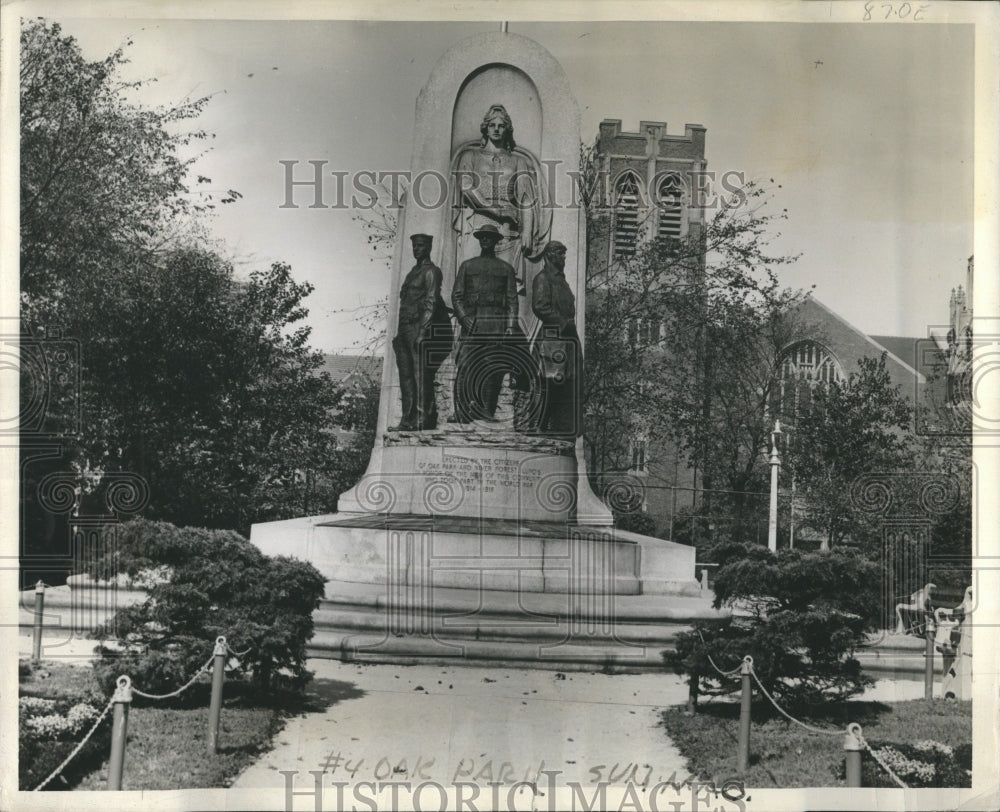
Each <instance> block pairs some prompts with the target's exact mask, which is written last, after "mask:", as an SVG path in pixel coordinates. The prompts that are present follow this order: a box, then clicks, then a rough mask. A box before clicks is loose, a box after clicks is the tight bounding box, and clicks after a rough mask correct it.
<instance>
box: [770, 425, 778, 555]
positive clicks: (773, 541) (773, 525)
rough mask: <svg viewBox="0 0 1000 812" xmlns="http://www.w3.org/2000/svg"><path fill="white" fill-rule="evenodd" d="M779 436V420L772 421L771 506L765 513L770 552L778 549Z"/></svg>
mask: <svg viewBox="0 0 1000 812" xmlns="http://www.w3.org/2000/svg"><path fill="white" fill-rule="evenodd" d="M780 436H781V421H780V420H775V421H774V431H772V432H771V460H770V464H771V506H770V509H769V511H768V514H767V549H769V550H770V551H771V552H772V553H774V552H777V551H778V468H779V466H780V465H781V459H780V458H779V457H778V438H779V437H780Z"/></svg>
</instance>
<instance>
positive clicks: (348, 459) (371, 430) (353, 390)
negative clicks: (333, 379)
mask: <svg viewBox="0 0 1000 812" xmlns="http://www.w3.org/2000/svg"><path fill="white" fill-rule="evenodd" d="M380 394H381V381H379V380H378V379H376V378H375V376H374V374H359V377H358V379H357V380H356V381H355V383H353V384H352V385H349V386H348V387H347V388H345V389H344V390H343V391H342V395H341V400H340V405H339V408H338V412H337V424H338V426H339V427H340V428H342V429H344V430H345V431H348V432H351V439H350V441H349V442H348V443H346V444H344V445H342V446H341V447H340V448H339V449H338V450H337V452H336V455H335V465H334V467H333V469H332V470H333V474H332V478H331V487H332V488H333V490H334V492H335V493H338V494H340V493H343V492H344V491H347V490H348V489H349V488H351V487H353V486H354V485H355V484H356V483H357V481H358V480H359V479H361V477H362V475H363V474H364V472H365V469H366V468H367V467H368V460H369V458H370V457H371V453H372V448H374V446H375V439H376V429H377V427H378V408H379V397H380Z"/></svg>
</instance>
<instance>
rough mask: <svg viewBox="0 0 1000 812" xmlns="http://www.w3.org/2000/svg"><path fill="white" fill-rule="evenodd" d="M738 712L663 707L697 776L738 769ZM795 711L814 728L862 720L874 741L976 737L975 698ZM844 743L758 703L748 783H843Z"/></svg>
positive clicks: (720, 777) (716, 776)
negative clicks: (691, 711) (807, 713)
mask: <svg viewBox="0 0 1000 812" xmlns="http://www.w3.org/2000/svg"><path fill="white" fill-rule="evenodd" d="M768 711H770V712H768ZM739 714H740V709H739V704H738V703H734V702H715V703H709V704H707V705H703V706H702V707H700V708H699V711H698V713H697V714H695V715H694V716H687V715H685V713H684V709H683V708H682V707H677V708H670V709H668V710H666V711H664V713H663V723H664V726H665V727H666V729H667V732H668V733H669V735H670V738H671V739H672V740H673V742H674V743H675V744H676V745H677V747H678V748H679V749H680V751H681V754H682V755H683V756H684V758H686V759H687V761H688V765H689V770H690V772H691V774H692V775H696V776H697V777H699V778H701V779H703V780H704V779H711V780H715V781H716V783H717V784H718V783H721V782H724V781H725V780H726V779H729V778H733V777H735V776H737V772H736V746H737V736H738V735H739ZM797 718H801V719H802V721H804V722H806V723H808V724H811V725H813V726H815V727H820V728H831V729H836V728H839V729H840V730H843V729H844V728H845V727H846V725H847V723H848V722H849V721H851V722H857V723H858V724H860V725H861V727H862V729H863V735H864V737H865V739H866V740H868V741H869V742H876V741H894V742H901V743H907V742H916V741H920V740H924V739H933V740H936V741H939V742H942V743H944V744H947V745H950V746H952V747H956V746H958V745H961V744H963V743H964V744H967V743H969V742H971V741H972V703H971V702H949V701H946V700H943V699H939V700H934V701H933V702H931V703H928V702H926V701H924V700H922V699H917V700H912V701H909V702H894V703H892V704H883V703H880V702H847V703H845V704H844V705H841V706H838V707H831V708H830V709H828V710H826V711H825V712H817V713H815V714H814V715H813V716H812V717H811V718H804V717H802V716H798V717H797ZM843 745H844V737H843V736H842V735H840V736H823V735H819V734H816V733H810V732H809V731H807V730H804V729H803V728H801V727H799V726H798V725H795V724H792V723H791V722H789V721H787V720H786V719H784V718H783V717H781V716H780V715H779V714H778V713H777V712H776V711H774V710H773V709H772V708H770V707H765V706H764V705H763V703H757V702H755V706H754V709H753V716H752V724H751V727H750V768H749V770H748V771H747V773H746V775H745V780H746V783H747V785H748V786H751V787H837V786H840V787H842V786H844V781H843V779H841V778H840V777H839V772H840V767H841V764H842V763H843V759H844V747H843ZM866 757H867V758H870V756H866Z"/></svg>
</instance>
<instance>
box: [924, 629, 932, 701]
mask: <svg viewBox="0 0 1000 812" xmlns="http://www.w3.org/2000/svg"><path fill="white" fill-rule="evenodd" d="M932 619H933V615H931V614H930V613H925V614H924V640H925V641H926V642H925V645H924V699H926V700H928V701H930V700H932V699H933V698H934V632H935V628H934V627H935V624H933V623H932Z"/></svg>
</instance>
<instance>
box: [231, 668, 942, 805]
mask: <svg viewBox="0 0 1000 812" xmlns="http://www.w3.org/2000/svg"><path fill="white" fill-rule="evenodd" d="M309 668H310V669H312V670H313V671H314V672H315V678H314V681H313V683H312V687H311V691H312V692H314V693H315V694H317V695H318V697H319V698H320V699H321V703H322V704H326V707H325V709H323V710H318V711H315V712H311V713H307V714H304V715H302V716H298V717H296V718H294V719H290V720H289V721H288V723H287V725H286V726H285V728H284V729H283V730H282V731H281V733H279V734H278V736H277V737H276V740H275V743H274V749H273V750H271V751H269V752H267V753H265V754H264V755H263V756H261V758H260V760H259V761H258V762H257V763H255V764H254V765H253V766H251V767H249V768H248V769H247V770H246V771H244V772H243V774H242V775H240V776H239V778H238V779H237V780H236V781H235V782H234V783H233V787H234V788H243V789H252V788H258V789H264V788H268V789H282V788H285V786H286V784H285V781H286V779H285V776H283V775H282V774H281V772H280V771H282V770H286V771H287V770H296V771H298V772H299V773H300V775H299V776H296V777H295V787H296V789H308V787H309V786H311V782H312V780H313V779H312V777H311V776H310V775H308V771H309V770H326V771H327V775H326V776H324V782H325V783H326V784H327V786H329V782H337V781H345V782H349V783H351V784H353V783H355V782H359V781H411V782H419V781H437V782H439V783H443V784H447V785H450V784H453V783H454V782H455V781H456V780H457V781H465V782H470V783H476V784H479V785H481V786H487V785H488V784H490V783H491V782H499V783H502V784H505V785H508V786H509V785H511V784H513V783H514V782H516V781H523V780H527V781H534V780H535V779H536V778H537V777H538V775H539V773H540V772H541V770H558V771H559V772H560V775H559V782H560V783H564V782H571V781H578V782H580V783H581V784H583V785H592V784H594V783H595V782H597V781H601V780H604V781H609V780H610V782H611V783H612V784H615V785H619V784H621V783H623V782H624V781H625V780H628V779H629V778H630V777H631V779H632V780H633V781H634V782H635V783H637V784H642V783H645V780H646V779H648V782H649V783H648V784H647V786H652V785H653V784H655V783H657V782H659V781H661V780H666V781H670V780H676V781H677V782H678V783H681V782H683V781H684V779H685V778H686V777H687V776H688V772H687V764H686V762H685V761H684V759H683V758H682V756H681V754H680V752H679V751H678V750H677V748H676V747H675V746H674V744H673V742H671V740H670V739H669V738H668V736H667V734H666V731H665V730H664V728H663V727H661V726H659V712H660V710H662V709H663V708H665V707H667V706H670V705H680V704H683V703H684V702H685V701H686V699H687V685H686V683H685V682H684V680H683V678H681V677H678V676H675V675H672V674H655V673H645V674H634V675H633V674H615V675H605V674H590V673H580V672H565V673H561V672H555V671H535V670H530V671H529V670H521V669H504V668H468V667H462V668H453V667H442V666H428V665H413V666H397V665H358V664H352V663H341V662H338V661H335V660H319V659H316V660H310V661H309ZM922 696H923V685H922V683H920V682H917V681H914V680H880V681H879V682H878V683H877V684H876V685H875V686H874V687H873V688H872V689H871V690H869V691H868V692H866V693H865V695H864V697H863V698H864V699H870V700H878V701H883V702H893V701H901V700H906V699H917V698H919V697H922ZM715 701H720V700H715ZM540 780H541V781H543V782H544V780H545V779H544V777H543V778H542V779H540Z"/></svg>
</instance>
